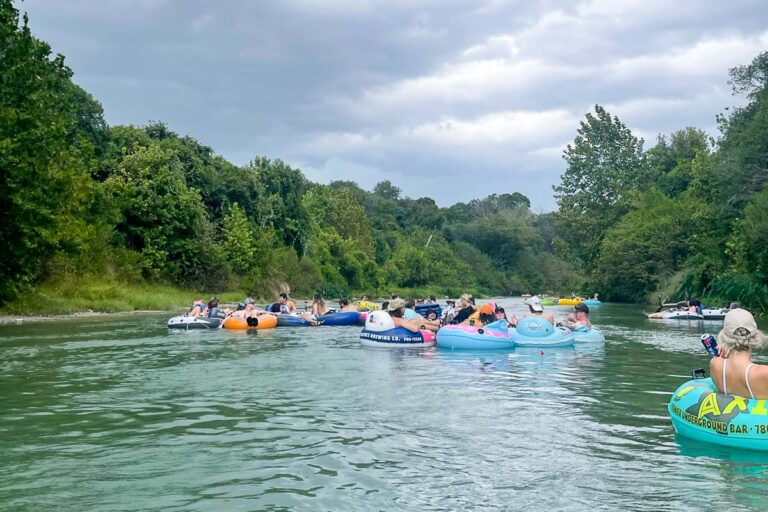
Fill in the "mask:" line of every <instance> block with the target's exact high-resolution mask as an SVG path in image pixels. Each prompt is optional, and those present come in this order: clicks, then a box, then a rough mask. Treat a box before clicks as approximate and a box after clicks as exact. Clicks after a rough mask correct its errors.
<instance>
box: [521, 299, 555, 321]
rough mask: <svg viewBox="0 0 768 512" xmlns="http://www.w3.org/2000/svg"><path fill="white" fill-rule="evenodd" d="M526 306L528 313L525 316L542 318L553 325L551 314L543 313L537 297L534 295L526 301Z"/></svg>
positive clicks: (553, 318) (553, 319)
mask: <svg viewBox="0 0 768 512" xmlns="http://www.w3.org/2000/svg"><path fill="white" fill-rule="evenodd" d="M526 304H528V310H529V313H526V314H525V316H534V317H540V318H544V319H545V320H547V321H548V322H549V323H551V324H552V325H555V317H554V315H553V314H552V313H545V312H544V306H542V305H541V299H540V298H539V297H538V295H534V296H533V297H531V298H530V299H528V300H527V301H526Z"/></svg>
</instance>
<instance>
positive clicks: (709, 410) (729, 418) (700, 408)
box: [667, 378, 768, 450]
mask: <svg viewBox="0 0 768 512" xmlns="http://www.w3.org/2000/svg"><path fill="white" fill-rule="evenodd" d="M667 409H668V411H669V417H670V418H671V419H672V426H673V427H674V428H675V431H676V432H677V433H678V434H680V435H681V436H684V437H687V438H690V439H695V440H697V441H703V442H706V443H713V444H719V445H722V446H730V447H733V448H746V449H750V450H768V407H766V400H755V399H749V398H743V397H740V396H735V395H726V394H723V393H718V392H717V388H716V387H715V384H714V382H712V379H711V378H710V379H693V380H689V381H688V382H685V383H684V384H682V385H681V386H680V387H679V388H677V389H676V390H675V392H674V393H673V394H672V398H670V400H669V406H668V408H667Z"/></svg>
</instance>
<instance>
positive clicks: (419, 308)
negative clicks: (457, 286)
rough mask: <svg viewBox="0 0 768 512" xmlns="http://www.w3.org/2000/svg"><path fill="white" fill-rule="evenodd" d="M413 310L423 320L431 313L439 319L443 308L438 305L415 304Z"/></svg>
mask: <svg viewBox="0 0 768 512" xmlns="http://www.w3.org/2000/svg"><path fill="white" fill-rule="evenodd" d="M413 309H414V311H416V312H417V313H418V314H420V315H421V316H423V317H424V318H427V316H428V315H429V313H430V312H432V311H434V312H435V315H437V318H440V317H441V316H442V315H443V308H442V307H440V304H417V305H416V307H414V308H413Z"/></svg>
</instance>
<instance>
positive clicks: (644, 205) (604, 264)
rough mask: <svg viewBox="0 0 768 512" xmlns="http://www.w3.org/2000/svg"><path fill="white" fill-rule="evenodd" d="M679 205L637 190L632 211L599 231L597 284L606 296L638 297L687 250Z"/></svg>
mask: <svg viewBox="0 0 768 512" xmlns="http://www.w3.org/2000/svg"><path fill="white" fill-rule="evenodd" d="M681 208H682V209H683V210H685V208H684V207H683V206H682V205H681V204H680V203H679V201H675V200H673V199H671V198H669V197H667V196H666V195H664V194H663V193H662V192H660V191H659V190H658V189H651V190H649V191H648V192H645V193H642V194H638V196H637V197H636V198H635V200H634V201H633V205H632V210H631V211H630V212H629V213H628V214H627V215H625V216H624V217H623V218H622V219H621V220H620V221H619V222H618V223H617V224H616V226H614V227H613V228H611V229H610V230H609V231H608V232H607V233H606V235H605V238H604V240H603V242H602V247H601V251H600V258H599V260H598V262H597V272H596V274H597V276H598V278H597V284H598V285H599V286H600V289H601V290H604V292H603V295H604V297H605V298H606V299H609V300H618V301H630V302H637V301H643V300H644V299H645V297H646V295H647V294H648V293H649V292H650V291H652V290H654V289H655V288H656V286H657V285H658V283H659V282H660V281H661V279H663V278H664V277H665V276H668V275H670V274H672V273H673V272H674V271H675V270H676V269H677V268H678V267H679V265H680V264H681V263H682V262H683V261H684V259H685V258H686V257H687V255H688V240H687V239H688V237H689V236H690V235H691V233H690V232H689V229H690V227H691V225H690V224H689V223H687V222H685V221H681Z"/></svg>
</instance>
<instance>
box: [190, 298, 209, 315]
mask: <svg viewBox="0 0 768 512" xmlns="http://www.w3.org/2000/svg"><path fill="white" fill-rule="evenodd" d="M205 310H206V308H205V302H203V301H201V300H196V301H195V302H193V303H192V309H190V310H189V312H188V313H187V316H205Z"/></svg>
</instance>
